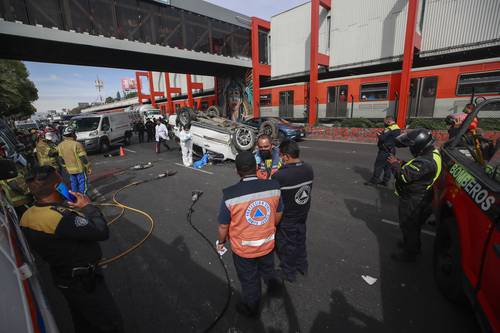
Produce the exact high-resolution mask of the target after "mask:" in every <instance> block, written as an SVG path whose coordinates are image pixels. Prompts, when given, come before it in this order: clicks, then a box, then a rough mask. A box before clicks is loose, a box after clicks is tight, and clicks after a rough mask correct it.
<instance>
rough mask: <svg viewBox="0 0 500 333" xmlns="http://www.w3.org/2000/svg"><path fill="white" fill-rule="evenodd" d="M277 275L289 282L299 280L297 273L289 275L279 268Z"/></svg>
mask: <svg viewBox="0 0 500 333" xmlns="http://www.w3.org/2000/svg"><path fill="white" fill-rule="evenodd" d="M276 276H278V278H279V279H280V280H282V281H287V282H290V283H294V282H295V280H297V278H296V277H295V275H288V274H286V273H285V272H283V271H282V270H281V269H277V270H276Z"/></svg>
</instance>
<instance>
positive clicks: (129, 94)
mask: <svg viewBox="0 0 500 333" xmlns="http://www.w3.org/2000/svg"><path fill="white" fill-rule="evenodd" d="M132 97H137V91H131V92H129V93H127V94H126V95H125V96H123V99H126V98H132Z"/></svg>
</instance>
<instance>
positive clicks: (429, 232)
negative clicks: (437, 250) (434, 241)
mask: <svg viewBox="0 0 500 333" xmlns="http://www.w3.org/2000/svg"><path fill="white" fill-rule="evenodd" d="M381 221H382V222H384V223H387V224H391V225H394V226H396V227H399V223H397V222H394V221H390V220H386V219H382V220H381ZM422 233H423V234H426V235H429V236H432V237H436V233H435V232H434V231H429V230H422Z"/></svg>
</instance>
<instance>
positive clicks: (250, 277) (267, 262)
mask: <svg viewBox="0 0 500 333" xmlns="http://www.w3.org/2000/svg"><path fill="white" fill-rule="evenodd" d="M233 261H234V267H235V268H236V273H237V274H238V279H239V280H240V284H241V293H242V294H243V302H245V303H246V304H248V305H249V306H250V307H256V306H258V305H259V302H260V297H261V295H262V290H261V289H262V284H261V281H260V280H261V279H263V280H264V282H265V283H266V284H267V283H268V282H269V281H270V280H272V279H275V278H276V271H275V270H274V252H273V251H271V252H270V253H268V254H266V255H265V256H262V257H257V258H243V257H240V256H238V255H237V254H235V253H234V252H233Z"/></svg>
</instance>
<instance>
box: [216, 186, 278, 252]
mask: <svg viewBox="0 0 500 333" xmlns="http://www.w3.org/2000/svg"><path fill="white" fill-rule="evenodd" d="M272 183H274V182H272ZM280 196H281V193H280V190H279V188H271V189H268V190H264V191H261V192H257V193H251V194H245V195H242V196H238V197H233V198H230V199H227V200H225V204H226V207H227V208H228V210H229V212H230V213H231V222H230V224H229V240H230V242H231V249H232V251H233V252H234V253H236V254H237V255H239V256H240V257H243V258H256V257H261V256H264V255H266V254H268V253H269V252H271V251H272V250H273V249H274V235H275V233H276V210H277V209H278V206H279V202H280Z"/></svg>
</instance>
